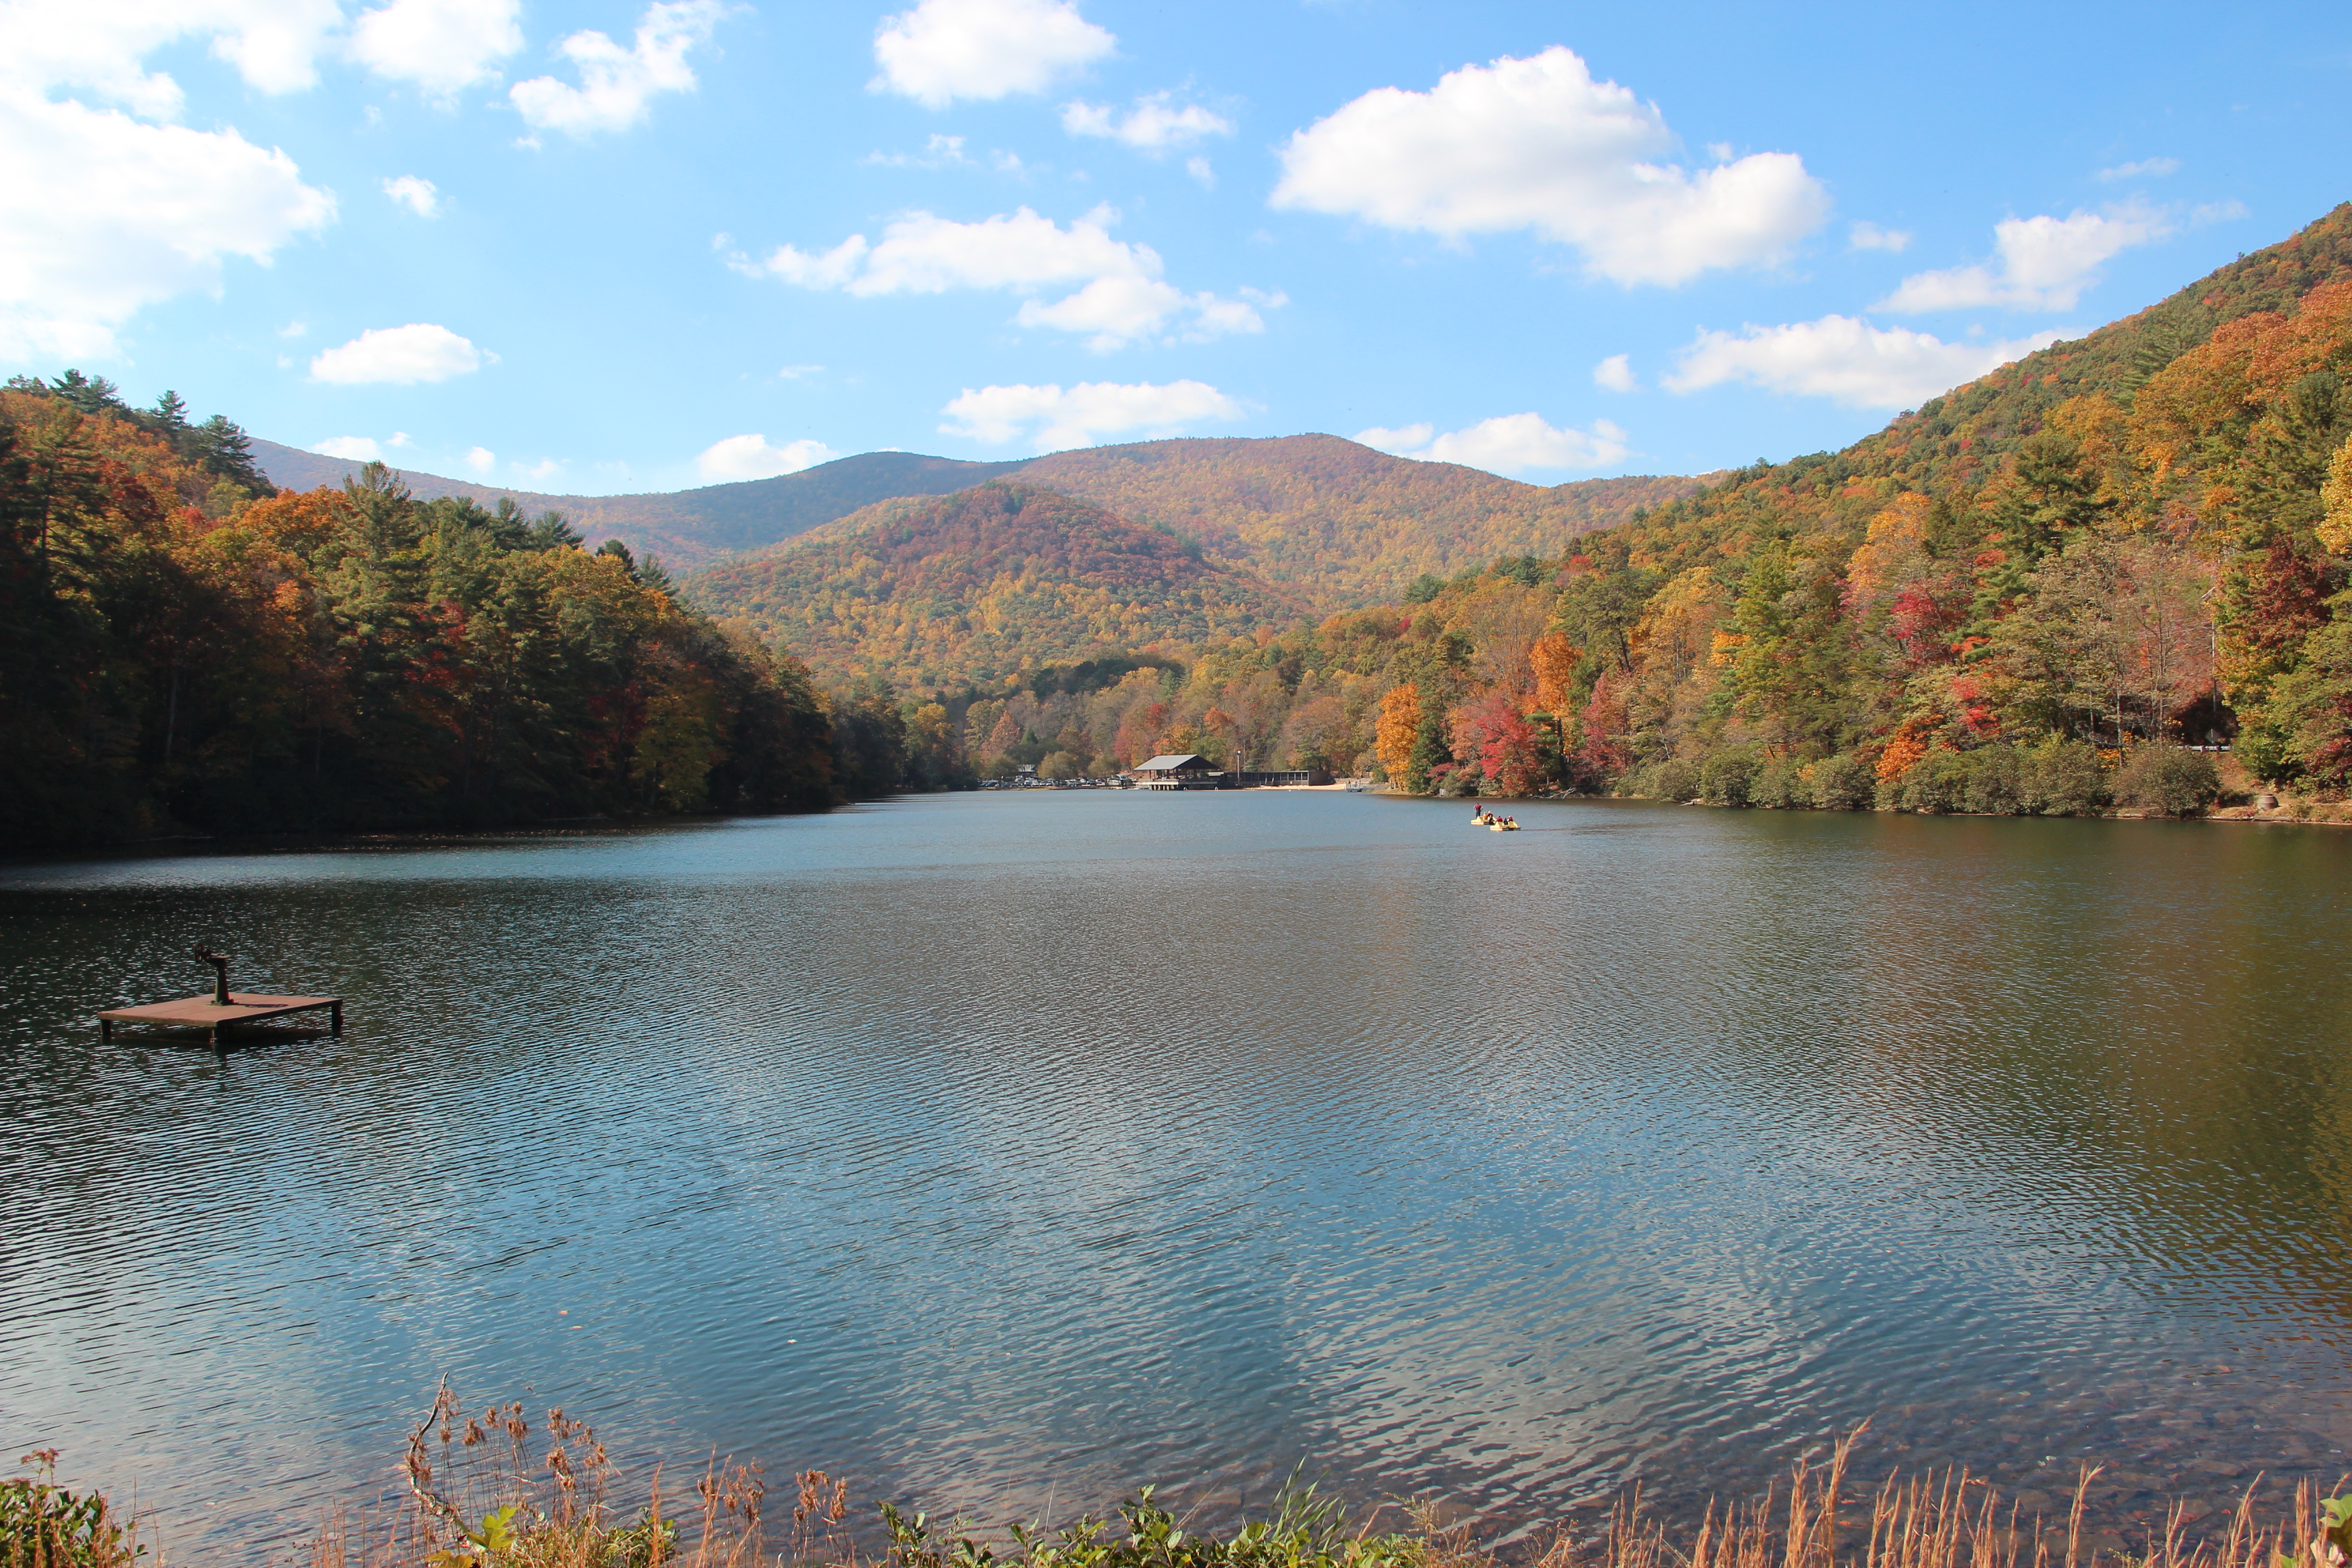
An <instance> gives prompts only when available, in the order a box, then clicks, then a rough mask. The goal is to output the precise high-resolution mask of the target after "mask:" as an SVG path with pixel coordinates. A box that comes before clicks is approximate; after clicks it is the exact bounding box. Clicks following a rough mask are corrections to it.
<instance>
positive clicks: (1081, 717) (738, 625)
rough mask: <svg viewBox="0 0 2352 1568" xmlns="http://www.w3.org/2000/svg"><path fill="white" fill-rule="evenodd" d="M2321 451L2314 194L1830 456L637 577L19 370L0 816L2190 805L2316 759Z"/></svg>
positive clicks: (1316, 440) (275, 826)
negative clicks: (1178, 782) (1324, 790)
mask: <svg viewBox="0 0 2352 1568" xmlns="http://www.w3.org/2000/svg"><path fill="white" fill-rule="evenodd" d="M2347 437H2352V207H2339V208H2337V209H2336V211H2335V212H2334V213H2331V214H2330V215H2328V216H2326V218H2324V219H2322V220H2321V221H2320V222H2318V223H2316V224H2314V225H2313V226H2310V227H2309V228H2307V229H2305V230H2304V231H2303V232H2302V233H2301V234H2299V235H2297V236H2295V237H2293V238H2291V239H2289V240H2287V241H2286V242H2285V243H2284V244H2282V245H2279V246H2275V247H2272V248H2270V249H2268V250H2265V251H2262V252H2259V253H2256V254H2254V255H2251V256H2248V257H2246V258H2243V259H2242V260H2240V261H2238V262H2235V263H2233V264H2231V266H2229V267H2225V268H2222V269H2221V271H2219V272H2217V273H2215V274H2214V275H2213V276H2212V277H2210V278H2209V279H2204V280H2202V281H2201V282H2200V283H2197V284H2195V285H2192V286H2191V287H2190V288H2189V289H2184V290H2182V291H2181V292H2180V293H2179V294H2177V295H2175V296H2173V297H2172V298H2170V299H2168V300H2165V301H2163V302H2161V303H2159V304H2158V305H2155V306H2153V307H2151V308H2149V309H2147V310H2143V311H2141V312H2139V313H2138V314H2137V315H2135V316H2132V317H2129V318H2127V319H2126V320H2124V321H2118V322H2116V323H2113V324H2111V325H2109V326H2107V327H2105V328H2102V329H2101V330H2099V331H2096V332H2094V333H2092V334H2091V335H2090V336H2088V337H2086V338H2084V339H2082V340H2079V341H2076V342H2060V343H2056V344H2054V345H2053V346H2052V347H2050V348H2049V349H2046V350H2043V351H2042V352H2040V353H2035V354H2033V355H2032V356H2029V357H2028V358H2027V359H2025V360H2023V361H2021V362H2020V363H2016V364H2012V365H2010V366H2006V367H2004V368H2003V369H2001V370H2000V371H1997V372H1995V373H1993V374H1990V375H1989V376H1986V377H1984V378H1982V379H1980V380H1979V381H1977V382H1974V383H1971V384H1968V385H1966V386H1963V387H1960V388H1958V389H1957V390H1956V391H1954V392H1952V393H1950V394H1948V395H1945V396H1943V397H1941V398H1937V399H1936V400H1934V401H1932V402H1930V403H1928V404H1927V405H1925V406H1923V407H1921V408H1919V409H1917V410H1916V411H1915V412H1911V413H1906V414H1905V415H1903V416H1900V417H1898V418H1897V419H1895V421H1894V422H1892V423H1891V424H1890V425H1889V426H1886V427H1885V429H1884V430H1882V431H1881V432H1879V433H1878V434H1876V435H1874V436H1872V437H1868V438H1866V439H1864V440H1863V441H1861V442H1859V443H1857V444H1856V445H1854V446H1853V447H1849V448H1848V449H1846V450H1844V451H1843V452H1837V453H1823V454H1817V455H1814V456H1811V457H1805V458H1797V459H1794V460H1791V461H1789V462H1783V463H1758V464H1756V465H1754V466H1752V467H1750V468H1745V469H1742V470H1739V471H1738V472H1734V473H1730V474H1725V475H1717V476H1709V477H1708V478H1707V479H1706V481H1704V482H1702V481H1698V480H1622V481H1605V482H1603V483H1605V484H1606V485H1608V486H1610V487H1613V488H1611V489H1605V490H1592V489H1584V490H1581V491H1579V492H1578V496H1577V498H1576V499H1575V500H1574V501H1573V504H1572V505H1571V504H1570V502H1568V501H1563V500H1558V499H1547V498H1557V497H1559V496H1560V495H1562V494H1564V493H1565V492H1568V491H1570V490H1571V489H1576V488H1575V487H1559V489H1558V490H1557V491H1552V490H1544V489H1540V488H1539V487H1529V486H1519V485H1515V484H1513V483H1512V482H1510V481H1502V480H1496V479H1493V477H1492V476H1488V475H1483V474H1476V473H1475V471H1474V470H1468V469H1450V468H1447V466H1445V465H1438V464H1410V463H1406V462H1405V460H1402V459H1390V458H1380V457H1378V455H1376V454H1370V453H1365V452H1364V451H1363V449H1362V448H1360V447H1352V446H1351V445H1350V444H1349V443H1344V442H1338V441H1336V440H1335V439H1334V438H1331V437H1292V438H1288V441H1287V442H1265V443H1253V442H1246V441H1220V442H1198V443H1193V442H1162V443H1155V444H1151V445H1150V447H1135V448H1104V449H1101V450H1099V451H1097V452H1092V453H1073V454H1068V455H1066V456H1065V457H1063V458H1054V459H1043V460H1039V461H1037V462H1035V463H1032V464H1029V465H1026V466H1024V468H1023V469H1022V471H1021V472H1020V473H1019V474H1018V475H1017V476H1012V477H1007V478H1004V479H991V480H989V481H987V482H985V483H983V484H981V485H979V486H975V487H973V488H971V489H965V490H962V491H959V492H956V493H954V494H951V495H947V496H936V497H934V496H922V497H914V498H908V499H906V500H891V501H887V502H883V503H879V504H877V505H875V506H870V507H867V508H866V509H864V510H861V511H858V512H856V513H854V514H852V515H849V516H846V517H844V518H841V519H840V520H839V521H835V522H831V523H828V524H826V525H824V526H823V527H820V528H817V529H815V530H814V531H809V532H807V533H805V534H803V535H800V536H798V537H795V538H792V539H788V540H785V541H782V542H780V543H777V544H774V545H771V546H768V547H765V548H761V549H758V550H753V551H749V552H744V553H742V554H740V555H739V556H736V557H731V558H727V559H722V560H720V561H719V562H717V563H714V564H712V565H709V566H707V567H705V568H704V569H703V570H701V571H700V572H698V574H695V575H693V576H691V577H688V578H685V579H683V580H678V581H674V580H673V579H672V578H671V576H670V574H668V573H667V572H666V571H665V570H664V569H663V568H662V567H661V565H660V563H658V562H656V561H654V560H652V559H650V558H646V559H638V558H635V556H633V555H632V553H631V552H630V551H629V550H628V549H627V548H626V547H625V545H623V544H621V543H620V542H617V541H615V542H607V543H603V544H593V543H592V542H590V541H587V540H583V538H582V537H581V536H580V535H579V533H578V532H577V531H574V530H573V528H572V526H571V525H570V524H569V523H568V522H567V521H565V519H564V518H563V517H562V516H561V515H558V514H555V513H551V512H542V513H540V514H538V515H535V516H534V515H525V514H524V512H523V511H522V510H520V509H519V508H518V507H516V506H515V505H514V503H512V502H511V501H507V502H503V503H500V504H499V505H497V506H495V507H487V508H486V507H484V506H483V505H480V504H478V502H476V501H473V500H462V499H457V498H450V497H445V498H442V499H437V500H424V499H420V498H419V497H418V496H416V495H415V494H412V493H411V492H410V490H409V489H407V488H406V486H405V485H404V484H403V482H402V481H401V480H400V479H399V478H398V476H396V475H394V474H392V473H391V472H389V471H387V470H384V469H382V468H370V469H369V470H367V471H366V472H365V473H364V474H362V475H361V476H359V477H357V478H354V479H352V480H350V481H349V482H347V483H345V484H344V485H342V486H341V487H336V488H320V489H313V490H310V491H306V492H281V491H279V490H278V489H276V488H275V487H273V486H272V485H271V484H270V483H269V481H268V479H267V478H266V477H265V475H264V474H263V473H262V472H261V471H260V469H259V468H257V466H256V465H255V463H254V461H253V459H252V457H251V454H250V451H249V447H248V444H247V439H246V437H245V436H244V433H243V432H242V431H241V430H239V429H238V428H237V426H236V425H235V424H233V423H232V422H230V421H229V420H227V419H226V418H223V417H215V418H213V419H211V420H209V421H205V422H196V421H194V420H192V419H191V418H190V417H189V416H188V413H187V410H186V408H185V406H184V404H182V403H181V401H180V400H179V399H178V398H177V397H176V396H174V395H168V394H167V395H165V397H164V398H163V400H162V401H161V402H160V403H159V404H158V405H155V406H154V407H152V408H132V407H131V406H128V405H126V404H125V403H124V402H123V400H122V399H121V396H120V395H118V393H117V392H116V391H115V389H114V388H112V387H111V386H110V385H109V384H107V383H105V382H103V381H100V380H92V379H89V378H86V377H84V376H82V375H79V374H73V373H68V374H67V375H65V376H63V377H59V378H57V379H56V380H54V381H49V382H42V381H38V380H34V379H30V378H18V379H17V380H16V381H14V382H12V383H10V384H9V386H8V389H7V390H6V391H5V393H0V518H4V519H5V527H0V552H5V561H0V594H5V605H0V724H5V731H6V733H7V735H8V736H9V738H10V740H11V742H12V743H11V744H10V746H9V747H8V750H7V760H6V763H5V767H6V769H7V778H6V781H5V798H6V801H7V805H6V806H5V808H0V809H5V814H6V821H7V826H8V828H9V830H10V837H11V838H12V840H13V841H15V842H17V843H19V844H26V845H37V844H46V843H57V844H66V843H86V842H95V841H103V840H108V839H121V838H134V837H157V836H162V835H166V834H170V833H174V832H219V831H238V830H343V829H351V828H361V827H370V828H373V827H453V826H487V825H492V824H500V823H516V822H531V821H550V820H557V819H565V818H579V817H585V816H599V815H606V816H646V815H660V814H668V813H697V812H742V811H775V810H804V809H820V808H823V807H824V806H827V805H833V804H836V803H838V802H841V801H843V800H846V799H851V798H857V797H866V796H873V795H881V794H887V793H889V792H892V791H896V790H901V789H925V788H940V787H952V786H956V785H960V784H971V783H972V782H974V781H976V780H977V779H980V778H983V777H987V776H991V775H995V774H1001V773H1007V772H1010V771H1011V770H1013V768H1015V767H1017V766H1020V765H1021V764H1024V763H1026V764H1033V765H1034V766H1035V767H1037V769H1038V770H1039V771H1040V772H1041V773H1045V775H1046V776H1049V777H1053V776H1078V775H1082V774H1096V775H1099V774H1104V773H1111V772H1114V771H1116V770H1117V769H1118V768H1120V767H1123V766H1126V765H1129V764H1131V763H1135V762H1137V761H1139V760H1140V759H1141V758H1143V757H1145V756H1147V755H1150V754H1151V753H1153V752H1168V751H1197V752H1203V753H1205V754H1207V755H1209V756H1210V757H1212V758H1213V759H1216V760H1218V761H1219V762H1222V763H1235V764H1239V765H1246V766H1259V767H1273V766H1321V767H1327V768H1329V769H1331V770H1333V771H1334V772H1338V773H1370V774H1372V775H1373V776H1374V777H1376V778H1378V779H1380V780H1382V781H1384V782H1385V783H1386V784H1388V785H1389V786H1390V787H1392V788H1395V789H1399V790H1402V791H1408V792H1437V791H1444V792H1449V793H1474V794H1478V795H1529V794H1536V793H1542V792H1550V791H1566V792H1578V793H1616V794H1628V795H1649V796H1655V797H1662V798H1672V799H1678V800H1689V799H1705V800H1707V801H1710V802H1713V803H1716V804H1718V805H1751V806H1780V807H1792V806H1809V807H1822V808H1833V809H1841V808H1842V809H1861V808H1867V807H1871V806H1882V807H1892V808H1895V809H1899V810H1913V811H1920V812H1945V811H1981V812H1996V813H2029V812H2047V813H2053V814H2082V813H2093V812H2097V811H2101V810H2104V809H2107V808H2108V807H2109V806H2111V805H2116V804H2128V805H2141V806H2145V807H2147V808H2150V809H2157V810H2162V811H2167V812H2179V813H2189V812H2193V811H2196V810H2198V809H2201V808H2202V807H2203V806H2204V805H2208V804H2210V802H2211V801H2212V800H2213V799H2214V798H2215V796H2216V795H2217V794H2219V793H2220V792H2221V790H2222V789H2223V788H2224V787H2225V784H2226V780H2225V777H2224V772H2223V770H2221V769H2219V768H2217V767H2216V765H2215V761H2214V759H2215V757H2216V756H2217V755H2226V756H2227V757H2228V758H2229V759H2231V763H2230V772H2229V777H2231V778H2236V779H2239V780H2240V781H2242V782H2249V781H2250V782H2252V784H2256V785H2258V786H2260V787H2264V788H2269V789H2274V790H2289V791H2294V792H2299V793H2300V794H2303V795H2311V796H2315V797H2319V798H2340V797H2341V795H2343V793H2344V791H2345V790H2346V788H2347V784H2352V442H2347ZM1210 448H1214V450H1213V451H1211V450H1209V449H1210ZM1122 453H1132V454H1134V455H1135V456H1133V457H1131V458H1128V457H1122V456H1121V454H1122ZM1357 453H1362V454H1363V455H1362V458H1356V457H1355V456H1353V454H1357ZM1400 464H1402V468H1398V467H1396V465H1400ZM1318 474H1319V475H1321V476H1322V477H1321V478H1320V479H1318V478H1317V476H1318ZM1302 476H1304V477H1302ZM1335 476H1346V483H1347V484H1348V485H1350V486H1353V487H1354V489H1349V490H1348V491H1347V495H1348V498H1349V499H1346V500H1344V501H1332V500H1329V497H1330V496H1331V495H1332V494H1335V493H1338V492H1337V488H1336V487H1339V484H1340V479H1339V477H1335ZM1318 484H1319V485H1321V486H1322V487H1323V488H1322V489H1318V488H1317V487H1318ZM1382 487H1385V488H1382ZM1270 495H1275V496H1285V497H1288V498H1290V499H1286V500H1276V501H1268V500H1265V497H1267V496H1270ZM1302 498H1303V499H1302ZM1318 498H1320V499H1318ZM1317 507H1320V508H1321V510H1319V511H1318V510H1315V509H1316V508H1317ZM1281 508H1287V509H1289V510H1280V509H1281ZM1253 509H1255V510H1253ZM1270 518H1271V519H1275V520H1276V521H1268V520H1269V519H1270ZM1302 520H1309V521H1311V520H1320V521H1314V525H1313V528H1312V529H1310V528H1309V526H1308V521H1302ZM1317 530H1319V533H1318V532H1317ZM2222 747H2227V748H2229V750H2228V751H2227V752H2226V753H2224V752H2221V751H2220V750H2219V748H2222Z"/></svg>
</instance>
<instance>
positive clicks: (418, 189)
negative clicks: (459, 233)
mask: <svg viewBox="0 0 2352 1568" xmlns="http://www.w3.org/2000/svg"><path fill="white" fill-rule="evenodd" d="M383 194H384V195H387V196H390V197H391V198H392V199H393V200H394V201H395V202H398V203H399V204H400V205H402V206H404V207H406V208H407V209H408V210H409V211H410V212H413V213H415V215H416V216H418V217H437V216H440V213H441V192H440V190H439V188H438V187H436V185H435V184H433V182H432V181H430V180H427V179H424V178H421V177H420V176H418V175H415V174H403V175H401V176H400V178H398V179H396V180H386V181H385V182H384V183H383Z"/></svg>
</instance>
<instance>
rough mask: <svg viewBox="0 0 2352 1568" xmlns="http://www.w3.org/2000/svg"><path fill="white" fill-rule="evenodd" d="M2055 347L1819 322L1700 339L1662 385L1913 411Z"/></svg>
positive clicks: (2052, 338) (1848, 320) (2042, 336)
mask: <svg viewBox="0 0 2352 1568" xmlns="http://www.w3.org/2000/svg"><path fill="white" fill-rule="evenodd" d="M2057 340H2058V334H2057V333H2056V332H2039V333H2036V334H2035V335H2034V336H2032V337H2030V338H2017V339H2013V340H2011V341H2009V342H1990V343H1971V342H1951V343H1948V342H1942V341H1941V340H1939V339H1937V338H1936V337H1934V336H1931V335H1930V334H1928V333H1927V332H1919V331H1912V330H1911V329H1910V328H1908V327H1891V328H1880V327H1874V326H1873V325H1871V324H1870V323H1869V322H1868V321H1862V320H1860V319H1858V318H1856V317H1853V316H1823V317H1822V319H1821V320H1820V321H1797V322H1793V323H1790V325H1787V326H1780V327H1759V326H1753V325H1751V326H1748V327H1746V328H1743V329H1742V330H1741V331H1739V332H1738V333H1737V334H1734V333H1731V332H1701V333H1700V334H1699V335H1698V337H1697V338H1696V340H1695V341H1694V342H1692V343H1691V344H1690V346H1689V347H1687V348H1685V349H1684V350H1683V352H1682V353H1681V355H1680V356H1679V357H1678V358H1677V360H1676V363H1675V369H1674V372H1673V374H1669V375H1668V376H1667V377H1666V380H1665V384H1666V385H1667V386H1668V387H1669V388H1671V389H1672V390H1674V391H1675V392H1696V391H1698V390H1699V389H1700V388H1701V387H1707V386H1718V385H1721V384H1724V383H1726V382H1735V381H1738V382H1747V383H1749V384H1752V385H1756V386H1760V387H1763V388H1764V389H1766V390H1767V391H1769V392H1793V393H1799V394H1801V395H1805V396H1808V397H1827V398H1832V399H1834V400H1835V401H1837V402H1839V403H1843V404H1844V405H1847V406H1848V407H1851V408H1916V407H1917V406H1918V405H1920V404H1922V403H1925V402H1926V401H1927V399H1929V398H1931V397H1934V396H1937V395H1939V394H1941V393H1946V392H1949V391H1950V390H1951V389H1952V388H1953V387H1955V386H1958V385H1959V384H1961V383H1962V382H1966V381H1973V380H1975V379H1976V378H1977V377H1978V376H1980V375H1982V374H1985V373H1986V372H1987V371H1990V370H1994V369H1997V368H1998V367H2000V366H2001V365H2004V364H2007V363H2010V362H2011V360H2015V359H2020V358H2021V357H2023V356H2024V355H2026V354H2028V353H2032V352H2033V351H2034V350H2035V349H2039V348H2046V347H2048V346H2049V345H2050V344H2051V343H2053V342H2056V341H2057Z"/></svg>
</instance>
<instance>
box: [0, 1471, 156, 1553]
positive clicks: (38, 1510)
mask: <svg viewBox="0 0 2352 1568" xmlns="http://www.w3.org/2000/svg"><path fill="white" fill-rule="evenodd" d="M25 1457H26V1458H27V1459H32V1460H37V1461H38V1462H39V1464H40V1467H41V1475H42V1478H43V1479H39V1480H36V1479H33V1478H31V1477H29V1476H11V1477H9V1478H8V1479H5V1480H0V1563H26V1564H27V1565H28V1568H29V1565H30V1564H34V1563H40V1564H43V1565H45V1568H47V1565H54V1568H128V1565H129V1564H131V1563H135V1562H137V1561H138V1560H139V1558H140V1557H142V1556H143V1555H145V1552H146V1548H145V1547H142V1546H139V1545H136V1544H134V1543H133V1542H131V1539H130V1538H129V1533H128V1531H126V1530H125V1529H124V1527H123V1526H122V1525H121V1523H119V1522H117V1521H116V1520H115V1517H114V1515H113V1513H112V1512H111V1510H109V1509H108V1507H107V1504H106V1499H104V1498H103V1497H100V1495H99V1494H98V1493H96V1492H84V1493H79V1494H77V1493H74V1492H69V1491H68V1490H66V1489H65V1488H63V1487H61V1486H58V1485H57V1484H56V1475H57V1472H56V1470H55V1469H54V1468H53V1467H54V1466H55V1465H56V1463H57V1450H56V1449H54V1448H44V1449H41V1450H39V1451H37V1452H36V1453H32V1454H27V1455H26V1456H25Z"/></svg>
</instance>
